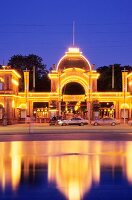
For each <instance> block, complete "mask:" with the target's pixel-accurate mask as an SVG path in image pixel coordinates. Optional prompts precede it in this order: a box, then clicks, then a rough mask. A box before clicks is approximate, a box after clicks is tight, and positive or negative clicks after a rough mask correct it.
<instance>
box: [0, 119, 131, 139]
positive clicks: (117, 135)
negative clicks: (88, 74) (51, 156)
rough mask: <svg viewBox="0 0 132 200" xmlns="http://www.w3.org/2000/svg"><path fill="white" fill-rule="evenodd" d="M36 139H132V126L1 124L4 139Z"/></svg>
mask: <svg viewBox="0 0 132 200" xmlns="http://www.w3.org/2000/svg"><path fill="white" fill-rule="evenodd" d="M34 140H39V141H40V140H120V141H123V140H129V141H130V140H132V126H130V125H128V124H120V125H116V126H92V125H85V126H49V124H48V123H28V124H26V123H25V124H15V125H7V126H0V142H2V141H34Z"/></svg>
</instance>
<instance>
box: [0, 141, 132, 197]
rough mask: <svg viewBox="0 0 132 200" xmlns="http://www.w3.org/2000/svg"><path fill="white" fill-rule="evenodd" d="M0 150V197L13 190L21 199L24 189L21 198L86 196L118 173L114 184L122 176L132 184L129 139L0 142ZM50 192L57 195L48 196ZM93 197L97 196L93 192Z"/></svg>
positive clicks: (131, 145)
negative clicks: (114, 140) (115, 140)
mask: <svg viewBox="0 0 132 200" xmlns="http://www.w3.org/2000/svg"><path fill="white" fill-rule="evenodd" d="M0 152H1V153H0V199H2V198H3V199H6V198H7V196H9V195H10V196H11V197H12V195H14V194H15V195H16V194H17V195H16V196H15V197H14V199H21V195H23V194H24V193H25V196H24V199H26V197H27V199H28V198H29V197H31V196H34V195H36V196H37V197H38V198H37V199H43V195H45V198H44V199H50V200H51V199H57V200H59V199H62V200H64V199H68V200H82V199H84V198H85V199H88V196H89V195H90V191H92V189H93V188H96V189H97V188H99V187H100V185H101V186H102V185H103V186H105V187H106V186H107V184H108V185H109V184H111V185H114V186H116V183H115V180H116V178H115V177H117V174H119V173H120V174H121V175H120V178H119V180H120V182H118V187H119V186H121V187H122V185H123V186H124V183H123V180H125V181H126V183H127V184H126V185H128V188H129V187H131V184H132V142H103V141H43V142H1V143H0ZM104 174H105V176H104ZM106 174H107V175H106ZM104 177H105V179H104ZM111 179H112V180H113V182H109V180H111ZM103 181H104V182H103ZM25 185H26V187H24V186H25ZM126 185H125V188H126V187H127V186H126ZM27 186H28V189H27ZM21 188H22V189H21ZM9 189H10V193H8V192H7V191H9ZM32 189H33V190H34V191H33V192H34V193H32V192H31V191H32ZM109 189H110V188H109ZM131 189H132V188H131ZM21 190H22V194H21V193H20V191H21ZM28 191H30V193H29V194H28ZM38 191H39V192H38ZM35 192H36V193H35ZM111 192H112V191H111ZM7 193H8V195H7ZM51 193H56V194H58V196H57V197H56V196H55V195H54V197H53V196H52V198H51V197H50V198H49V195H51ZM94 193H96V190H94ZM38 194H39V196H38ZM30 195H31V196H30ZM125 195H126V194H125ZM130 195H131V197H132V193H131V194H130ZM113 197H114V194H113ZM129 197H130V196H129ZM91 199H92V197H91ZM93 199H98V198H97V196H96V194H95V196H94V198H93ZM104 199H108V198H106V197H104V198H103V200H104ZM115 199H117V198H115ZM120 199H123V197H120ZM124 199H126V197H124Z"/></svg>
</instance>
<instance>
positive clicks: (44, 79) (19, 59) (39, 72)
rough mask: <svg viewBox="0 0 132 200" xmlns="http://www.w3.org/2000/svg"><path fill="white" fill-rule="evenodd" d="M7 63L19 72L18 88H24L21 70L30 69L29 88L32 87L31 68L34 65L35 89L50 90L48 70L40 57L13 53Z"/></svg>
mask: <svg viewBox="0 0 132 200" xmlns="http://www.w3.org/2000/svg"><path fill="white" fill-rule="evenodd" d="M8 65H10V66H11V67H12V68H14V69H16V70H17V71H18V72H19V73H20V74H21V77H22V79H21V82H20V90H23V88H24V85H23V83H24V81H23V79H24V77H23V70H26V69H27V70H30V76H29V77H30V85H29V88H30V90H32V89H33V68H34V67H35V71H36V73H35V79H36V87H35V88H36V91H42V90H44V89H45V90H50V81H49V78H48V70H47V69H46V65H44V64H43V60H42V58H41V57H39V56H37V55H34V54H29V55H28V56H23V55H14V56H12V57H11V58H10V60H9V61H8Z"/></svg>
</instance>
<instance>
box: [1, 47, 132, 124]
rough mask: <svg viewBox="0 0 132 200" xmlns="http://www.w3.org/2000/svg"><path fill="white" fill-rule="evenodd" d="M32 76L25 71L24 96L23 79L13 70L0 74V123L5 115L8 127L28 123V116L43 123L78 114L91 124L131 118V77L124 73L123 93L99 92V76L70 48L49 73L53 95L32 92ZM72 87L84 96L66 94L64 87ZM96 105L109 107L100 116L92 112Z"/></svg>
mask: <svg viewBox="0 0 132 200" xmlns="http://www.w3.org/2000/svg"><path fill="white" fill-rule="evenodd" d="M29 73H30V72H29V71H24V92H19V91H18V85H19V79H20V78H21V77H20V75H19V74H18V73H17V72H16V71H15V70H13V69H10V68H4V69H2V70H0V120H2V117H3V115H4V114H6V116H7V118H8V122H9V123H13V121H19V120H21V119H25V118H26V116H27V115H29V116H30V117H34V118H35V119H36V121H41V122H46V121H47V120H48V119H49V118H50V117H52V116H53V115H63V116H64V115H65V117H70V116H72V115H75V114H77V115H81V116H82V117H84V118H88V119H89V120H90V119H92V118H95V117H99V115H100V116H102V115H103V116H104V115H107V116H112V117H115V118H119V119H121V118H125V119H131V118H132V73H129V74H128V73H127V72H122V92H98V91H97V79H98V77H99V74H98V73H97V72H96V70H94V69H93V66H91V64H90V62H89V61H88V60H87V58H86V57H85V56H83V54H82V53H81V52H80V50H79V49H78V48H69V49H68V52H66V53H65V55H64V56H63V57H62V58H61V59H60V60H59V62H58V64H57V66H55V67H54V69H53V70H52V71H51V72H50V73H49V78H50V79H51V91H50V92H31V91H29ZM70 83H76V84H78V85H81V87H82V88H83V90H84V92H83V93H82V94H74V95H71V94H70V95H69V94H66V93H65V87H66V86H67V85H68V84H70ZM93 102H94V103H95V102H98V103H102V105H103V103H104V104H106V105H107V106H106V107H105V106H104V107H102V110H101V109H100V113H99V112H97V110H94V109H93ZM35 105H37V106H35ZM38 105H41V106H38ZM101 112H103V114H101Z"/></svg>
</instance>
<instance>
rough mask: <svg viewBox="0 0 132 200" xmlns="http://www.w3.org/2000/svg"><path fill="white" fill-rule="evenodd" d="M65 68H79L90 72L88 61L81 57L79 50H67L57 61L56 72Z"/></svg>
mask: <svg viewBox="0 0 132 200" xmlns="http://www.w3.org/2000/svg"><path fill="white" fill-rule="evenodd" d="M67 68H81V69H84V70H87V71H90V70H91V65H90V63H89V61H88V60H87V59H86V58H85V57H84V56H83V55H82V52H80V51H79V48H75V47H74V48H69V49H68V52H66V53H65V55H64V56H63V57H62V58H61V59H60V60H59V62H58V64H57V70H58V71H63V70H64V69H67Z"/></svg>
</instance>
